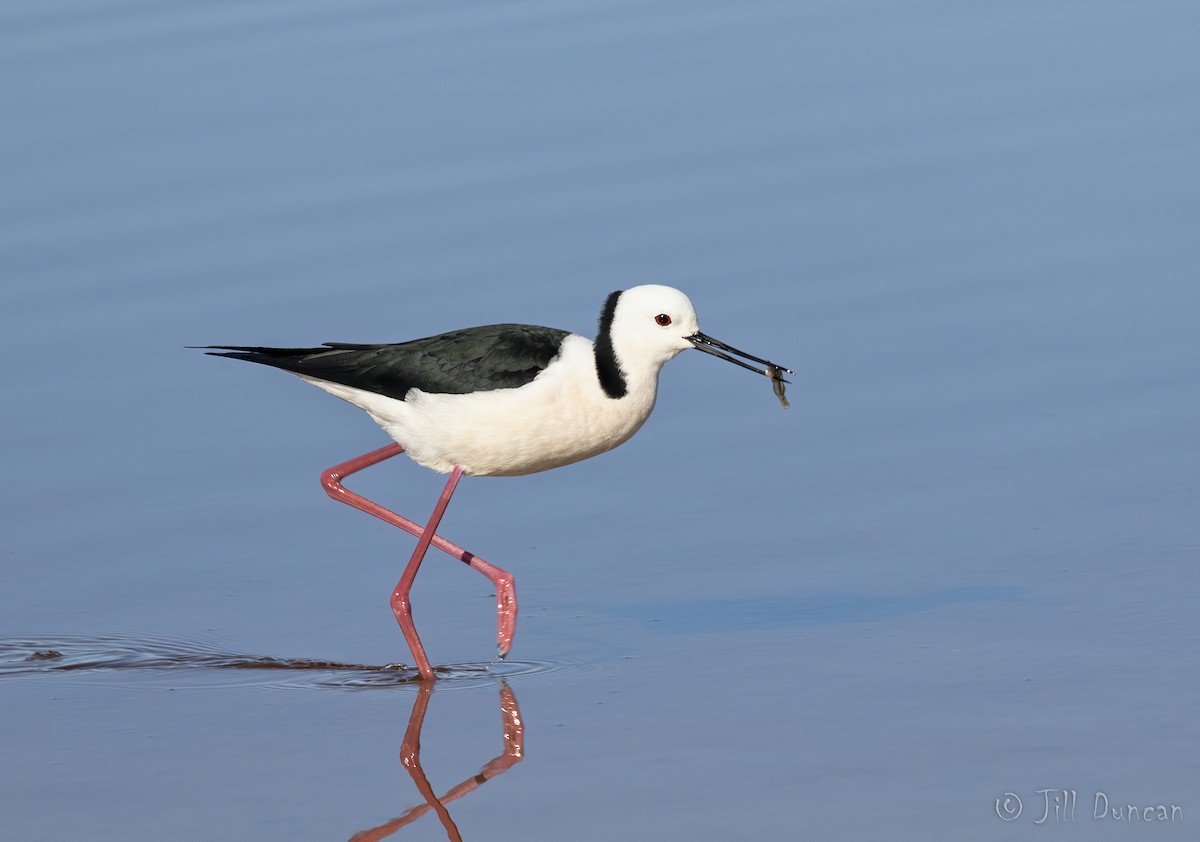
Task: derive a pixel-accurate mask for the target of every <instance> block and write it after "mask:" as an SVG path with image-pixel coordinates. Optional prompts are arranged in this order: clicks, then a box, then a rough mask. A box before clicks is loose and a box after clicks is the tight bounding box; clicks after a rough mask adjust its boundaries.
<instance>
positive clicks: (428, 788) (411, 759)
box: [351, 681, 525, 842]
mask: <svg viewBox="0 0 1200 842" xmlns="http://www.w3.org/2000/svg"><path fill="white" fill-rule="evenodd" d="M433 686H434V685H433V683H432V682H429V681H422V682H419V683H418V684H417V698H416V701H414V702H413V709H412V715H411V716H409V718H408V730H407V731H405V732H404V742H403V743H401V744H400V762H401V763H403V764H404V768H405V769H407V770H408V774H409V775H410V776H411V777H412V779H413V783H414V784H416V786H417V791H418V792H420V793H421V797H423V798H424V799H425V803H424V804H421V805H419V806H416V807H413V808H411V809H409V810H407V811H405V812H404V813H403V814H402V815H400V816H397V817H396V818H394V819H392V820H391V821H389V822H385V823H383V824H381V825H379V826H378V827H374V828H371V829H370V830H364V831H361V832H360V833H356V834H355V835H354V836H352V837H351V842H372V840H376V839H384V838H386V837H388V836H391V835H392V834H393V833H395V832H396V831H397V830H399V829H400V828H402V827H404V826H405V825H407V824H410V823H412V822H413V821H415V820H416V819H418V818H420V817H421V816H423V815H425V814H426V813H428V812H429V811H430V810H432V811H433V812H434V813H435V814H436V815H437V817H438V821H440V822H441V823H442V827H443V829H445V831H446V837H447V838H448V839H450V840H451V842H461V840H462V836H461V835H460V834H459V832H458V827H457V826H456V825H455V824H454V819H453V818H451V816H450V811H449V810H447V809H446V804H447V803H449V802H451V801H453V800H454V799H456V798H461V797H462V796H464V795H466V794H467V793H469V792H472V791H473V790H475V789H477V788H478V787H479V786H480V785H481V784H484V783H487V782H488V781H489V780H491V779H492V778H494V777H496V775H499V774H500V773H502V772H504V771H506V770H508V769H509V768H510V767H512V766H514V765H516V764H517V763H519V762H521V759H522V758H523V757H524V754H525V723H524V722H523V721H522V720H521V711H520V709H519V708H518V707H517V697H516V695H515V694H514V693H513V691H512V688H511V687H509V686H508V685H507V684H505V683H504V682H503V681H501V682H500V717H501V720H500V721H501V727H502V730H503V734H504V751H503V752H501V753H500V754H498V755H497V756H496V757H494V758H492V759H491V760H489V761H488V762H487V763H485V764H484V765H483V768H482V769H480V770H479V774H477V775H473V776H472V777H469V778H467V779H466V780H464V781H463V782H462V783H460V784H458V785H456V786H454V787H452V788H451V789H449V790H448V791H447V792H446V794H445V795H443V796H441V797H440V798H439V797H438V796H437V794H436V793H435V792H434V790H433V786H432V785H431V784H430V783H429V779H428V778H427V777H426V776H425V770H424V769H422V768H421V726H422V725H423V724H424V722H425V711H426V710H427V709H428V708H429V700H430V698H431V697H432V695H433Z"/></svg>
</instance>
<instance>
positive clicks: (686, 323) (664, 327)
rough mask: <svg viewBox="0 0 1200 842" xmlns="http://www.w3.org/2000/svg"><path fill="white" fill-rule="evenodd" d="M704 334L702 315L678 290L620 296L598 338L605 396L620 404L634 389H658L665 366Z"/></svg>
mask: <svg viewBox="0 0 1200 842" xmlns="http://www.w3.org/2000/svg"><path fill="white" fill-rule="evenodd" d="M698 332H699V326H698V325H697V324H696V310H695V308H693V307H692V302H691V301H689V300H688V297H687V296H686V295H684V294H683V293H682V292H680V291H679V290H677V289H672V288H671V287H665V286H659V285H657V284H648V285H646V286H638V287H633V288H631V289H627V290H625V291H624V292H621V291H618V292H614V293H613V294H612V295H610V296H609V297H608V300H607V301H606V302H605V303H604V310H603V311H602V312H601V313H600V332H599V333H598V334H597V336H596V370H597V373H598V374H599V376H600V384H601V386H602V387H603V388H604V391H605V393H606V394H608V396H609V397H612V398H620V397H624V395H625V394H626V392H627V390H628V389H629V388H630V386H633V387H634V388H638V387H639V386H638V384H644V385H647V386H649V388H650V389H653V388H654V385H653V384H655V383H657V381H658V372H659V369H661V368H662V366H663V363H665V362H666V361H667V360H669V359H671V358H672V357H674V356H675V355H676V354H678V353H679V352H680V351H686V350H687V349H688V348H692V347H694V344H693V342H692V341H691V340H690V339H689V337H691V336H694V335H695V334H697V333H698ZM630 381H632V383H631V382H630Z"/></svg>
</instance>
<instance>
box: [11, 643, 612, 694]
mask: <svg viewBox="0 0 1200 842" xmlns="http://www.w3.org/2000/svg"><path fill="white" fill-rule="evenodd" d="M587 666H589V665H588V664H587V663H586V662H581V661H569V660H559V661H494V662H490V663H474V664H449V665H446V666H443V667H435V668H434V669H435V670H436V671H437V673H438V677H439V679H445V680H447V681H450V682H454V683H459V682H470V681H477V680H478V679H480V678H488V679H493V678H512V677H514V676H520V675H532V674H538V673H547V672H560V671H564V670H577V669H581V668H585V667H587ZM131 670H136V671H144V672H147V673H152V674H177V673H179V672H181V671H188V672H189V673H191V674H195V676H196V677H199V678H201V681H200V683H201V684H206V685H211V684H213V683H229V674H230V671H238V672H240V673H241V675H239V677H238V680H237V681H236V682H235V683H239V684H257V685H263V686H274V687H290V688H305V687H309V688H311V687H325V688H340V689H362V688H373V687H394V686H397V685H403V684H409V683H413V682H416V681H419V680H420V677H419V674H418V673H417V671H416V669H415V668H414V667H409V666H406V665H403V664H382V665H373V664H354V663H343V662H340V661H330V660H324V659H317V658H277V657H273V656H270V655H248V654H243V653H230V652H227V651H222V650H221V649H220V648H218V647H217V646H215V645H214V644H212V643H208V642H205V641H196V640H186V639H182V638H139V637H129V636H122V635H101V636H85V635H58V636H47V637H40V638H21V637H18V638H0V678H3V677H12V676H30V675H38V674H53V673H75V674H80V673H96V672H104V671H131ZM218 675H220V676H222V678H220V679H218V678H217V676H218ZM205 676H207V680H204V679H205ZM439 683H440V682H439ZM193 684H194V682H193Z"/></svg>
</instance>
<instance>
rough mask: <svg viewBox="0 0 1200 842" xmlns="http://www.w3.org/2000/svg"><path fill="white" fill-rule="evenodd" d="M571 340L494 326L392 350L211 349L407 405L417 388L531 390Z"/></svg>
mask: <svg viewBox="0 0 1200 842" xmlns="http://www.w3.org/2000/svg"><path fill="white" fill-rule="evenodd" d="M568 335H569V334H568V332H567V331H565V330H558V329H556V328H552V327H538V326H536V325H488V326H486V327H470V328H466V329H465V330H456V331H453V332H451V333H443V334H439V335H438V336H430V337H428V338H426V339H414V340H412V341H411V342H399V343H395V344H391V345H351V344H347V343H343V342H326V343H325V344H324V346H322V347H320V348H258V347H254V346H247V345H209V346H205V347H206V348H211V349H212V350H211V351H210V352H209V353H211V354H213V356H217V357H232V358H233V359H237V360H249V361H250V362H254V363H262V364H263V365H270V366H274V367H275V368H282V369H284V370H285V371H293V372H296V373H297V374H304V375H307V376H309V377H315V378H318V379H320V380H328V381H330V382H332V383H341V384H342V385H344V386H353V387H355V388H357V389H365V390H367V391H369V392H377V393H379V394H381V395H386V396H388V397H389V398H396V399H398V400H404V396H405V395H406V394H408V390H409V389H420V390H421V391H423V392H436V393H440V394H450V395H462V394H466V393H467V392H484V391H489V390H491V389H513V388H516V387H518V386H524V385H525V384H526V383H528V382H529V381H530V380H532V379H533V378H535V377H537V375H538V374H539V373H540V372H541V371H542V370H543V369H544V368H545V367H546V366H547V365H549V364H550V361H551V360H552V359H554V358H555V357H556V356H558V351H559V347H560V346H561V345H562V341H563V339H564V338H566V337H567V336H568Z"/></svg>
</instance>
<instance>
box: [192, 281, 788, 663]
mask: <svg viewBox="0 0 1200 842" xmlns="http://www.w3.org/2000/svg"><path fill="white" fill-rule="evenodd" d="M205 347H206V349H208V350H209V352H210V353H213V354H214V355H216V356H223V357H231V358H234V359H240V360H248V361H250V362H255V363H261V364H263V365H269V366H273V367H275V368H281V369H284V370H285V371H290V372H293V373H295V374H297V375H299V376H300V377H301V378H303V379H304V380H307V381H308V382H309V383H312V384H313V385H314V386H317V387H319V388H321V389H324V390H325V391H327V392H329V393H330V394H332V395H335V396H337V397H339V398H342V399H343V400H346V401H349V402H350V403H352V404H354V405H355V406H357V407H360V408H361V409H363V410H365V411H366V412H367V413H368V414H369V415H370V416H371V417H372V418H373V419H375V421H376V423H378V424H379V425H380V426H381V427H383V429H384V430H386V431H387V433H388V434H389V435H390V436H391V437H392V438H393V439H394V440H395V442H396V443H395V444H391V445H388V446H386V447H383V448H380V449H379V450H376V451H374V452H372V453H368V454H365V455H364V456H360V457H358V458H357V459H352V460H350V461H348V462H345V463H342V464H340V465H336V466H334V467H333V468H330V469H329V470H328V471H326V472H325V473H324V474H323V475H322V481H323V483H324V485H325V488H326V490H327V491H328V493H329V494H330V496H331V497H333V498H334V499H336V500H341V501H343V502H346V503H348V504H350V505H353V506H355V507H356V508H359V509H362V510H363V511H366V512H368V513H369V514H372V515H375V516H376V517H379V518H382V519H383V520H385V521H387V522H388V523H391V524H393V525H395V526H398V527H400V528H401V529H404V530H406V531H408V532H410V533H411V534H413V535H416V536H417V537H418V539H419V540H418V542H417V548H416V550H415V551H414V552H413V555H412V558H411V559H410V560H409V563H408V566H407V567H406V568H405V571H404V576H403V577H402V578H401V580H400V582H399V583H398V584H397V586H396V589H395V591H394V592H393V594H392V600H391V604H392V609H393V611H394V612H395V614H396V619H397V620H398V621H399V623H400V627H401V629H402V630H403V632H404V635H405V638H406V640H407V641H408V644H409V647H410V648H411V649H412V653H413V657H414V659H415V660H416V663H417V668H418V670H419V671H420V674H421V677H422V678H426V679H432V678H434V677H435V676H434V671H433V669H432V667H430V665H429V661H428V659H427V658H426V656H425V651H424V648H423V647H422V646H421V642H420V639H419V638H418V636H417V633H416V628H415V626H414V625H413V622H412V614H411V609H410V605H409V589H410V588H411V586H412V582H413V579H414V578H415V577H416V573H417V569H418V568H419V566H420V564H421V560H422V559H423V558H424V556H425V552H426V550H427V549H428V547H429V546H430V544H432V545H434V546H436V547H438V548H439V549H442V550H444V551H446V552H448V553H449V554H451V555H453V556H455V557H456V558H458V559H459V560H461V561H463V562H465V563H467V564H469V565H470V566H472V567H474V568H475V569H477V570H479V571H480V572H481V573H483V574H484V575H486V576H488V578H489V579H491V580H492V581H493V583H495V585H496V595H497V626H498V644H499V653H500V656H501V657H504V656H505V655H506V654H507V653H508V650H509V647H510V646H511V644H512V636H513V632H514V631H515V628H516V614H517V604H516V595H515V592H514V590H513V578H512V576H511V574H509V573H507V572H506V571H504V570H501V569H500V568H498V567H495V566H494V565H491V564H488V563H487V562H485V561H483V560H482V559H480V558H478V557H477V556H475V555H473V554H471V553H468V552H466V551H465V550H463V549H462V548H461V547H458V546H456V545H454V544H451V543H450V542H449V541H446V540H445V539H444V538H442V537H441V536H439V535H437V534H436V530H437V526H438V523H439V521H440V520H441V517H442V514H443V513H444V511H445V509H446V505H447V504H448V503H449V501H450V497H451V495H452V494H453V493H454V488H455V486H456V485H457V483H458V480H459V478H460V477H461V476H462V475H463V474H468V475H471V476H520V475H523V474H531V473H536V472H538V471H545V470H548V469H550V468H557V467H561V466H563V465H569V464H571V463H573V462H578V461H580V460H581V459H587V458H588V457H591V456H596V455H597V454H600V453H604V452H605V451H607V450H612V449H613V448H614V447H616V446H617V445H619V444H621V443H623V442H625V441H627V440H628V439H629V437H630V436H632V435H633V434H634V433H636V432H637V431H638V429H639V428H640V427H641V426H642V424H643V423H645V421H646V419H647V418H648V417H649V416H650V412H651V411H652V410H653V409H654V402H655V397H656V395H657V392H658V375H659V371H660V369H661V368H662V366H663V364H664V363H666V362H667V361H668V360H670V359H671V358H672V357H674V356H675V355H677V354H679V353H680V352H681V351H686V350H688V349H690V348H695V349H697V350H700V351H704V352H706V353H709V354H712V355H714V356H717V357H721V358H722V359H725V360H728V361H730V362H733V363H736V364H737V365H740V366H742V367H743V368H747V369H750V370H751V371H754V372H757V373H759V374H764V375H767V376H768V377H770V378H771V379H772V380H773V381H774V383H775V386H776V394H777V395H778V396H779V398H780V401H781V402H783V403H784V405H785V406H786V405H787V404H786V402H785V401H784V398H783V388H782V384H783V383H784V382H785V381H783V379H782V374H783V372H787V373H789V374H790V373H793V372H792V371H791V370H790V369H786V368H784V367H782V366H778V365H775V364H774V363H771V362H769V361H767V360H764V359H762V358H760V357H755V356H752V355H750V354H747V353H745V352H743V351H739V350H737V349H736V348H733V347H731V346H729V345H726V344H724V343H723V342H718V341H717V340H715V339H713V338H712V337H710V336H706V335H705V334H703V333H701V332H700V326H699V324H698V322H697V318H696V311H695V309H694V308H693V307H692V303H691V301H690V300H688V297H687V296H686V295H684V294H683V293H682V292H680V291H679V290H677V289H673V288H671V287H666V286H658V285H647V286H638V287H633V288H632V289H628V290H625V291H623V292H622V291H617V292H614V293H612V294H611V295H609V296H608V299H607V300H606V301H605V304H604V309H603V311H602V312H601V314H600V328H599V332H598V334H597V336H596V339H595V341H594V342H593V341H592V340H589V339H587V338H586V337H583V336H580V335H579V334H575V333H570V332H568V331H565V330H558V329H556V328H550V327H539V326H537V325H521V324H499V325H488V326H486V327H472V328H466V329H464V330H456V331H451V332H450V333H443V334H440V335H438V336H431V337H428V338H425V339H415V340H412V341H409V342H400V343H395V344H384V345H354V344H345V343H338V342H330V343H326V344H325V345H323V346H322V347H320V348H262V347H254V346H239V345H213V346H205ZM739 357H740V358H741V359H739ZM744 360H749V361H751V362H755V363H759V364H760V365H762V366H764V367H765V368H762V369H760V368H757V367H755V366H753V365H750V364H749V363H748V362H744ZM405 451H407V453H408V454H409V456H410V457H412V459H413V460H414V461H416V462H417V463H419V464H421V465H424V466H425V467H427V468H431V469H432V470H435V471H438V472H441V473H449V474H450V477H449V479H448V480H447V482H446V486H445V488H444V490H443V491H442V495H441V497H440V498H439V500H438V503H437V506H436V507H435V509H434V512H433V514H432V516H431V517H430V519H429V521H428V523H427V524H426V525H425V526H420V525H418V524H416V523H414V522H412V521H410V520H408V519H407V518H404V517H401V516H400V515H397V514H396V513H395V512H392V511H390V510H388V509H385V508H383V507H382V506H380V505H378V504H377V503H374V502H372V501H370V500H367V499H365V498H363V497H361V496H359V495H357V494H355V493H353V492H351V491H349V490H348V489H346V488H345V487H344V486H342V484H341V480H342V478H344V477H345V476H347V475H349V474H352V473H354V472H355V471H359V470H361V469H362V468H365V467H367V466H368V465H373V464H376V463H377V462H380V461H382V460H383V459H386V458H388V457H390V456H394V455H396V454H397V453H401V452H405Z"/></svg>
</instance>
